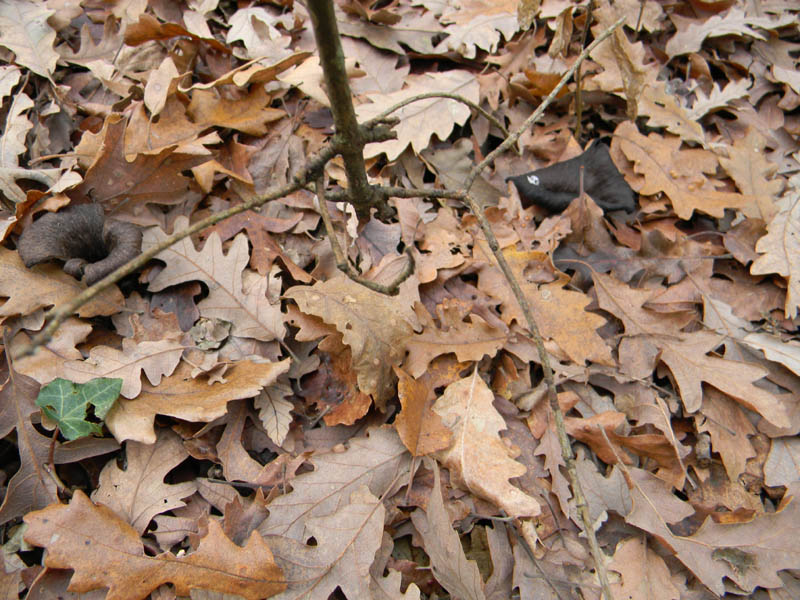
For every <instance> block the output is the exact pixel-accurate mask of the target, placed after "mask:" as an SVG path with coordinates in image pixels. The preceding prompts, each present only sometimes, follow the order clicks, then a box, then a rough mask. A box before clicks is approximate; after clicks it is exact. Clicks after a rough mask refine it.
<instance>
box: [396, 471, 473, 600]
mask: <svg viewBox="0 0 800 600" xmlns="http://www.w3.org/2000/svg"><path fill="white" fill-rule="evenodd" d="M430 465H431V467H432V469H433V476H434V483H433V489H432V490H431V494H430V496H429V497H428V507H427V509H426V510H424V511H423V510H422V509H417V510H415V511H414V512H413V513H411V521H412V522H413V523H414V527H415V528H416V530H417V531H418V532H419V534H420V535H421V536H422V539H423V541H424V542H425V552H426V554H427V555H428V556H429V557H430V559H431V570H432V571H433V576H434V577H435V578H436V581H438V582H439V583H440V584H441V586H442V587H443V588H444V589H446V590H447V591H448V592H450V595H451V596H452V597H454V598H459V599H460V600H485V598H486V596H485V594H484V591H483V579H482V578H481V573H480V571H479V570H478V565H477V564H475V562H474V561H471V560H467V557H466V556H465V555H464V549H463V548H462V547H461V539H460V538H459V535H458V532H456V531H455V530H454V529H453V526H452V524H451V521H450V515H448V513H447V510H446V509H445V507H444V502H442V486H441V481H440V477H439V467H438V466H437V465H436V463H434V462H433V461H431V463H430Z"/></svg>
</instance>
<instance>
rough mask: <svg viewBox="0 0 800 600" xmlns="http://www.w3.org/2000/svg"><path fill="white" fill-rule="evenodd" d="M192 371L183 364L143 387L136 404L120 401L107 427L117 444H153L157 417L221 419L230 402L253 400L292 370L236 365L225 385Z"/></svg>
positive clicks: (280, 364)
mask: <svg viewBox="0 0 800 600" xmlns="http://www.w3.org/2000/svg"><path fill="white" fill-rule="evenodd" d="M191 370H192V366H191V365H189V364H187V363H182V364H181V365H180V366H179V367H178V368H177V369H176V370H175V372H174V373H173V374H172V375H170V376H169V377H164V378H163V379H162V380H161V383H160V384H159V385H158V386H153V385H150V384H148V383H144V384H143V385H142V391H141V393H140V394H139V395H138V396H137V397H136V399H135V400H125V399H123V398H120V399H119V400H118V401H117V403H116V404H114V406H113V408H112V409H111V411H110V412H109V413H108V416H107V417H106V426H107V427H108V429H109V430H110V431H111V433H112V434H114V437H115V438H117V441H120V442H122V441H124V440H133V441H136V442H141V443H143V444H152V443H154V442H155V441H156V434H155V431H154V429H153V420H154V419H155V416H156V415H157V414H159V415H169V416H172V417H176V418H178V419H183V420H184V421H204V422H208V421H212V420H214V419H216V418H217V417H221V416H222V415H224V414H225V411H226V408H227V404H228V402H230V401H231V400H239V399H242V398H252V397H253V396H255V395H256V394H258V393H259V392H260V391H261V390H262V389H263V388H264V387H265V386H267V385H270V384H272V383H274V382H275V381H276V380H277V378H278V376H279V375H281V374H282V373H285V372H286V371H288V370H289V359H286V360H283V361H281V362H276V363H257V362H252V361H240V362H237V363H235V364H234V365H233V366H232V368H230V369H229V370H228V371H227V372H226V373H225V383H209V382H208V381H207V380H206V379H205V378H203V377H198V378H192V377H191V375H190V372H191Z"/></svg>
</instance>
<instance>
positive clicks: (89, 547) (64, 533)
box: [25, 490, 286, 600]
mask: <svg viewBox="0 0 800 600" xmlns="http://www.w3.org/2000/svg"><path fill="white" fill-rule="evenodd" d="M25 523H26V524H27V526H28V528H27V530H26V531H25V539H26V541H27V542H28V543H29V544H33V545H34V546H41V547H44V548H46V549H47V553H46V557H45V559H44V563H45V565H47V567H49V568H51V569H74V571H75V573H74V574H73V576H72V581H71V583H70V586H69V590H70V591H71V592H78V593H81V592H88V591H91V590H96V589H99V588H104V587H107V588H108V595H107V596H106V598H107V600H128V599H130V598H144V597H147V595H148V594H149V593H150V592H152V591H153V590H155V589H156V588H157V587H158V586H159V585H161V584H163V583H172V584H173V585H174V586H175V592H176V593H177V594H179V595H181V596H188V595H189V592H190V590H192V589H193V588H207V589H211V590H217V591H220V592H226V593H233V594H239V595H240V596H242V597H244V598H246V599H247V600H261V599H262V598H265V597H270V596H273V595H275V594H277V593H278V592H280V591H282V590H284V589H285V588H286V584H285V583H284V578H283V574H282V573H281V570H280V569H279V568H278V567H277V565H276V564H275V562H274V560H273V557H272V552H270V549H269V547H268V546H267V545H266V544H265V543H264V541H263V540H262V539H261V536H260V535H258V533H255V532H254V533H253V534H252V535H251V536H250V539H249V540H248V541H247V544H246V545H245V546H244V547H240V546H237V545H236V544H234V543H233V542H231V541H230V540H229V539H228V538H227V537H226V536H225V534H224V533H223V532H222V527H221V526H220V524H219V522H218V521H216V520H214V519H212V520H210V521H209V523H208V535H206V536H205V537H204V538H203V539H202V540H201V541H200V546H199V547H198V548H197V550H196V551H194V552H193V553H191V554H189V555H188V556H182V557H180V558H176V557H175V555H174V554H172V553H171V552H165V553H163V554H159V555H157V556H147V555H146V554H145V551H144V546H143V545H142V541H141V539H140V538H139V534H138V533H136V531H135V530H134V529H133V528H132V527H131V526H130V525H128V524H127V523H125V522H124V521H122V520H121V519H120V518H119V517H117V516H116V515H115V514H114V513H113V512H112V511H111V510H110V509H108V508H106V507H105V506H102V505H95V504H92V502H91V501H90V500H89V498H87V497H86V495H85V494H84V493H83V492H82V491H80V490H76V491H75V494H74V496H73V497H72V500H71V502H70V503H69V504H52V505H50V506H48V507H47V508H45V509H43V510H40V511H36V512H32V513H29V514H27V515H26V516H25Z"/></svg>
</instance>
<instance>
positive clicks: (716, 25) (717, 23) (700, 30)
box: [666, 6, 795, 58]
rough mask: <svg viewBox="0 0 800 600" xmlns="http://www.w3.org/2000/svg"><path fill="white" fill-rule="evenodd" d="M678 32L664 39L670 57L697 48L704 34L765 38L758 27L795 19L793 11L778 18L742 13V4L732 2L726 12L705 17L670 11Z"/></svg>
mask: <svg viewBox="0 0 800 600" xmlns="http://www.w3.org/2000/svg"><path fill="white" fill-rule="evenodd" d="M671 18H672V20H673V21H674V22H675V24H676V27H677V28H678V32H677V33H676V34H675V35H673V36H672V37H671V38H670V39H669V41H668V42H667V46H666V52H667V55H668V56H669V57H670V58H672V57H674V56H678V55H681V54H688V53H690V52H697V51H698V50H700V47H701V46H702V44H703V42H704V41H705V40H706V38H714V37H720V36H723V35H738V36H746V37H750V38H755V39H758V40H765V39H767V37H766V34H764V33H762V32H760V31H757V29H766V30H772V29H777V28H779V27H785V26H787V25H791V24H793V23H794V22H795V19H794V15H792V14H783V15H781V16H780V17H779V18H777V19H773V18H771V17H769V16H766V15H765V16H755V15H753V16H751V15H747V14H745V11H744V10H742V8H741V7H739V6H735V7H733V8H731V9H730V10H728V11H727V12H725V13H722V14H717V15H713V16H711V17H709V18H708V19H706V20H705V21H698V20H697V19H690V18H687V17H681V16H680V15H675V14H673V15H672V17H671Z"/></svg>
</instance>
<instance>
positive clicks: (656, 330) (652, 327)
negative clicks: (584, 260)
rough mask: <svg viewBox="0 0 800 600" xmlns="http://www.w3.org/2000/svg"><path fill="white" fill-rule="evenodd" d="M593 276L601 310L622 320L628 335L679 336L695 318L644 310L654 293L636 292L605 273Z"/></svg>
mask: <svg viewBox="0 0 800 600" xmlns="http://www.w3.org/2000/svg"><path fill="white" fill-rule="evenodd" d="M592 277H593V279H594V289H595V290H596V292H597V301H598V303H599V304H600V308H602V309H603V310H606V311H608V312H610V313H611V314H612V315H614V316H615V317H617V318H618V319H619V320H620V321H622V323H623V325H625V334H626V335H629V336H633V335H651V336H652V335H669V336H679V335H680V330H681V329H683V328H684V327H685V326H686V325H688V324H689V322H690V321H691V320H692V319H693V315H692V314H691V313H687V312H678V313H657V312H655V311H650V310H647V309H646V308H643V306H642V305H643V304H644V303H645V302H647V300H648V299H649V298H650V297H651V296H652V295H653V290H637V289H634V288H632V287H630V286H628V285H626V284H624V283H622V282H621V281H618V280H617V279H615V278H613V277H611V276H610V275H603V274H602V273H593V275H592Z"/></svg>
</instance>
